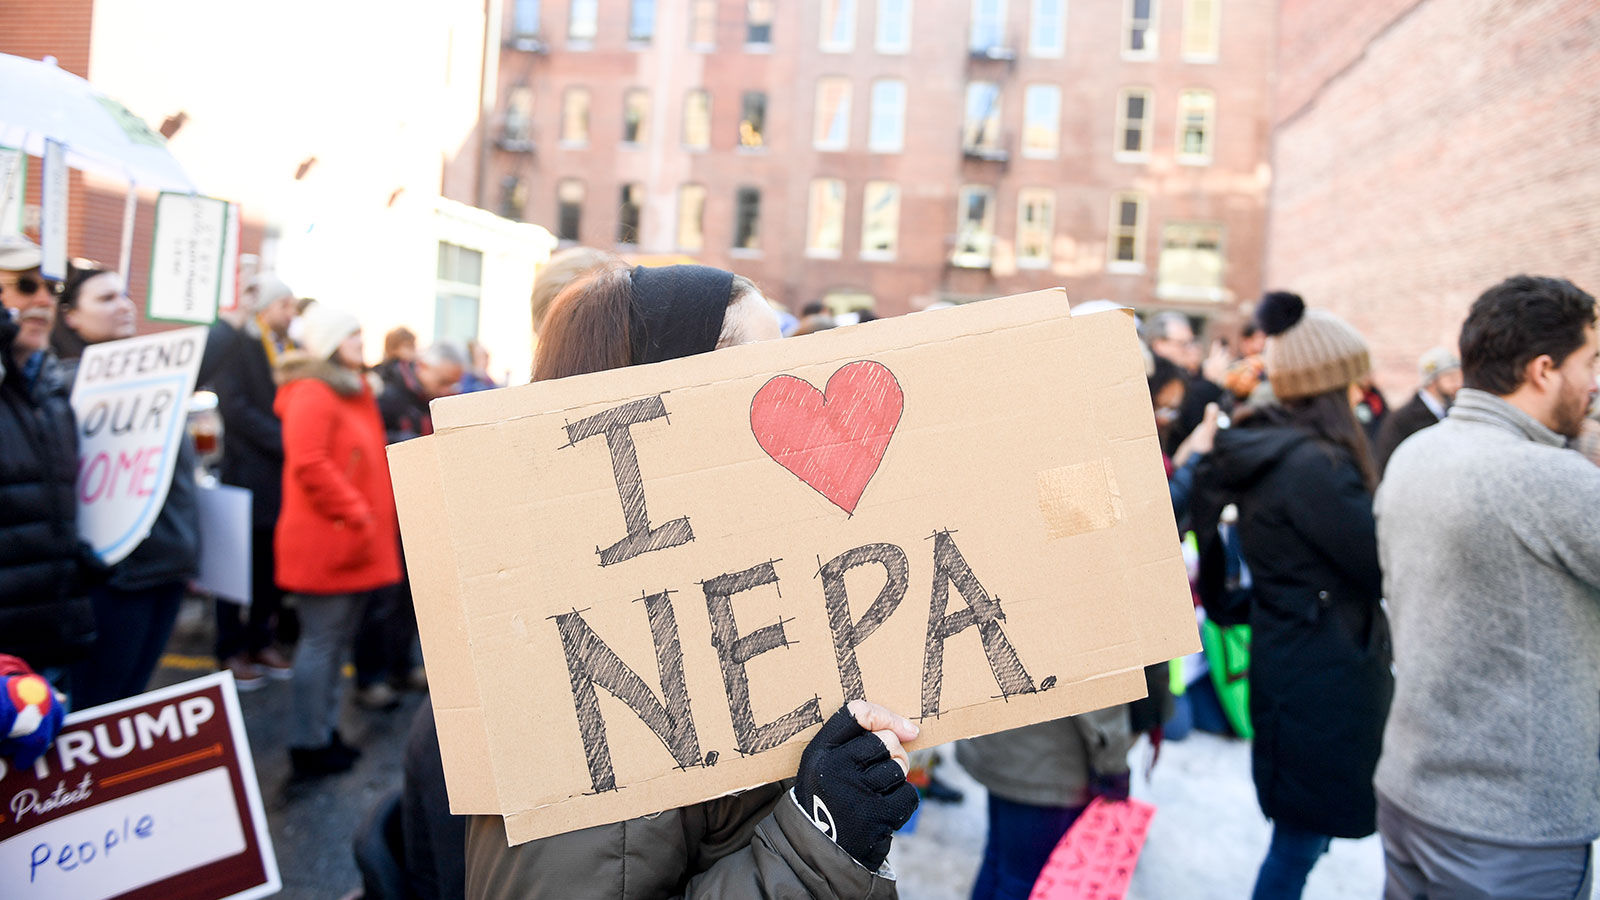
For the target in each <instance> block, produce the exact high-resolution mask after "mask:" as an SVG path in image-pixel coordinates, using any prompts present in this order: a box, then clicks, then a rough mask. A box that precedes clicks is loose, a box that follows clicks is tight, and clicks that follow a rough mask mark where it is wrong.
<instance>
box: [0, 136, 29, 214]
mask: <svg viewBox="0 0 1600 900" xmlns="http://www.w3.org/2000/svg"><path fill="white" fill-rule="evenodd" d="M27 189H28V157H27V155H26V154H25V153H23V152H22V151H21V150H19V149H17V148H15V147H0V235H20V234H22V207H23V202H24V200H25V199H26V195H27Z"/></svg>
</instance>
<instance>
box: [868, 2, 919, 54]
mask: <svg viewBox="0 0 1600 900" xmlns="http://www.w3.org/2000/svg"><path fill="white" fill-rule="evenodd" d="M911 2H912V0H878V28H877V39H876V40H875V42H874V43H875V45H876V47H877V50H878V52H879V53H909V52H910V51H911Z"/></svg>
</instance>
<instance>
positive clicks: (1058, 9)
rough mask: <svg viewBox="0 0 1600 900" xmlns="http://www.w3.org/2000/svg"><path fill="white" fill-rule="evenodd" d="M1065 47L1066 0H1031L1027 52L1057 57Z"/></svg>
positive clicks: (1051, 57) (1052, 57) (1064, 50)
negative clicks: (1031, 11)
mask: <svg viewBox="0 0 1600 900" xmlns="http://www.w3.org/2000/svg"><path fill="white" fill-rule="evenodd" d="M1066 49H1067V0H1033V17H1032V20H1031V21H1030V22H1029V23H1028V54H1029V55H1030V56H1040V57H1045V58H1049V59H1057V58H1059V57H1060V56H1061V55H1062V54H1063V53H1065V52H1066Z"/></svg>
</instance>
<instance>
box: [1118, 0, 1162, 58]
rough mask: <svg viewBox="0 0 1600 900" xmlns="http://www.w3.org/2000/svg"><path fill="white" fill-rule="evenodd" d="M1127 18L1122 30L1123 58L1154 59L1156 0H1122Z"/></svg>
mask: <svg viewBox="0 0 1600 900" xmlns="http://www.w3.org/2000/svg"><path fill="white" fill-rule="evenodd" d="M1123 2H1124V3H1126V4H1127V20H1126V24H1125V26H1124V28H1123V31H1122V58H1123V59H1154V58H1155V56H1156V37H1157V29H1156V0H1123Z"/></svg>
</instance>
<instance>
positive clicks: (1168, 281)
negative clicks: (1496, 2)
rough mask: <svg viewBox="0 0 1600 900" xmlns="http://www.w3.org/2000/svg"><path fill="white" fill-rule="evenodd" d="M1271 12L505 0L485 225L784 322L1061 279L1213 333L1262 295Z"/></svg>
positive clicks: (1117, 6) (896, 309) (849, 1)
mask: <svg viewBox="0 0 1600 900" xmlns="http://www.w3.org/2000/svg"><path fill="white" fill-rule="evenodd" d="M1069 7H1070V8H1069ZM1274 18H1275V17H1274V3H1273V2H1272V0H1104V2H1095V3H1082V2H1079V3H1071V4H1068V3H1067V2H1066V0H819V2H805V3H800V2H778V0H543V2H538V0H506V2H505V8H504V21H503V24H502V34H503V40H502V47H503V49H502V51H501V56H500V65H499V85H500V96H499V103H498V107H497V110H496V113H495V120H494V122H493V123H491V137H492V139H493V140H494V144H495V149H494V151H493V153H492V156H491V160H490V169H489V171H490V172H491V177H490V179H488V180H489V181H490V182H491V183H492V184H493V185H494V187H495V189H496V190H497V192H498V209H497V211H498V212H500V213H501V214H502V215H507V216H510V217H513V218H521V219H525V220H527V221H532V222H537V223H540V224H542V225H545V226H546V227H548V228H550V230H552V231H554V232H556V233H557V234H558V235H559V236H561V237H562V238H564V239H566V240H568V241H572V242H581V243H584V244H589V245H594V246H605V247H612V246H617V247H620V248H621V249H623V250H626V251H630V252H638V253H646V254H662V253H681V254H684V255H687V256H690V257H693V258H695V259H698V260H700V261H703V262H706V263H708V264H711V265H717V266H724V267H728V268H732V269H734V270H736V271H738V272H740V273H742V274H747V275H749V276H751V277H753V278H755V279H756V280H757V281H758V282H759V283H760V284H761V285H762V286H763V287H764V288H765V290H766V291H767V293H768V294H769V295H770V296H772V297H774V298H775V299H777V300H780V301H781V302H784V303H786V304H789V305H791V306H793V307H799V306H800V305H802V304H804V303H806V302H809V301H813V300H822V299H825V298H826V299H828V300H829V302H830V303H831V304H833V305H836V306H838V307H840V308H848V307H850V306H852V305H865V304H871V305H872V306H874V307H875V308H876V311H877V312H878V313H879V314H895V313H901V312H906V311H908V310H913V309H919V308H922V307H924V306H927V305H928V304H930V303H933V302H935V301H939V300H951V301H957V302H959V301H964V300H971V299H979V298H983V297H991V296H997V295H1001V294H1008V293H1016V292H1020V291H1026V290H1034V289H1039V288H1044V287H1051V286H1056V285H1065V286H1066V287H1067V289H1068V291H1069V294H1070V295H1071V296H1072V297H1073V298H1074V300H1076V301H1083V300H1089V299H1096V298H1109V299H1114V300H1118V301H1122V302H1125V303H1128V304H1131V305H1135V306H1140V307H1147V306H1151V305H1155V303H1156V301H1158V298H1159V303H1160V305H1166V306H1173V307H1177V308H1183V309H1186V310H1188V311H1191V312H1193V313H1195V314H1197V315H1202V316H1210V315H1213V314H1216V313H1218V312H1222V313H1223V314H1224V318H1226V317H1228V316H1231V315H1232V303H1231V301H1234V300H1236V299H1240V298H1245V299H1248V298H1253V297H1254V296H1255V295H1256V294H1257V293H1258V292H1259V290H1260V285H1261V278H1260V269H1261V262H1260V248H1261V245H1262V239H1263V229H1264V224H1265V216H1266V211H1265V203H1266V197H1267V192H1268V186H1269V185H1268V182H1269V180H1270V179H1269V174H1268V169H1267V167H1266V159H1267V154H1268V141H1269V137H1270V110H1269V103H1270V96H1269V92H1270V90H1271V87H1270V81H1269V74H1270V66H1271V62H1272V57H1273V50H1274V46H1275V43H1274V42H1275V35H1274ZM1124 217H1126V219H1124Z"/></svg>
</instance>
